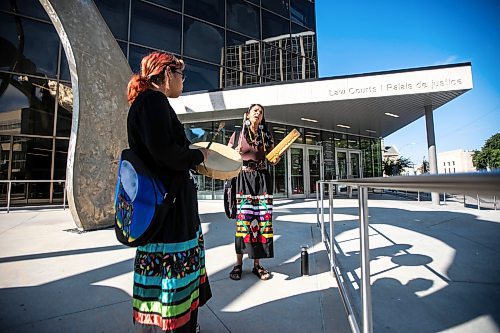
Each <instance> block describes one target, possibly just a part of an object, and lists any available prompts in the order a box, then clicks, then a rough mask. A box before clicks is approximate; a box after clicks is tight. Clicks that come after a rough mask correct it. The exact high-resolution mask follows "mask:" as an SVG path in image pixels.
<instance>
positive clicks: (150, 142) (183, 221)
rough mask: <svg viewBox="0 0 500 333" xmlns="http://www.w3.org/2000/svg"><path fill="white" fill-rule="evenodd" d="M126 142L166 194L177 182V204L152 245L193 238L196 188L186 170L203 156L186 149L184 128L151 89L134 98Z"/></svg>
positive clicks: (196, 218)
mask: <svg viewBox="0 0 500 333" xmlns="http://www.w3.org/2000/svg"><path fill="white" fill-rule="evenodd" d="M127 132H128V143H129V146H130V148H131V149H132V150H134V151H135V152H136V153H137V155H138V156H139V157H140V158H141V159H142V160H143V161H144V163H145V164H146V165H147V166H148V167H149V169H150V170H151V171H152V172H153V173H154V174H155V175H157V177H158V178H159V179H160V180H161V181H162V182H163V185H164V187H165V188H166V189H167V191H168V190H169V189H170V188H171V186H172V182H173V181H175V182H177V183H178V185H177V187H178V188H179V189H178V193H177V196H176V198H177V199H176V201H175V203H174V205H173V207H172V209H170V211H169V213H168V215H167V217H166V219H165V221H162V224H161V229H160V231H159V232H158V234H157V235H156V236H155V237H154V238H153V240H152V241H151V242H156V243H177V242H183V241H186V240H189V239H192V238H194V237H195V235H196V231H197V230H198V228H199V225H200V219H199V216H198V201H197V198H196V188H195V185H194V183H193V180H192V179H190V176H189V170H190V169H192V168H194V167H195V166H196V165H197V164H200V163H201V162H202V161H203V154H202V153H201V152H200V151H199V150H197V149H189V144H190V142H189V140H188V139H187V138H186V134H185V132H184V127H183V125H182V124H181V122H180V121H179V119H178V118H177V115H176V113H175V111H174V110H173V109H172V107H171V106H170V103H169V101H168V99H167V97H166V96H165V95H164V94H163V93H161V92H159V91H154V90H147V91H145V92H142V93H140V94H139V96H137V98H136V99H135V101H134V102H133V103H132V105H131V106H130V110H129V113H128V117H127Z"/></svg>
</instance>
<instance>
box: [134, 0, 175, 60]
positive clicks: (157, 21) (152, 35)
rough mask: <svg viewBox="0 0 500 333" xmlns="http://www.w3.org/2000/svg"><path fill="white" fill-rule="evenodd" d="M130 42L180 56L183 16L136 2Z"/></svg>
mask: <svg viewBox="0 0 500 333" xmlns="http://www.w3.org/2000/svg"><path fill="white" fill-rule="evenodd" d="M130 40H131V41H132V42H135V43H139V44H143V45H144V46H148V47H153V48H157V49H160V50H164V51H169V52H173V53H177V54H180V50H181V15H179V14H176V13H174V12H172V11H169V10H167V9H162V8H160V7H158V6H154V5H151V4H147V3H142V2H134V3H133V5H132V24H131V27H130Z"/></svg>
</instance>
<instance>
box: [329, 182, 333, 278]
mask: <svg viewBox="0 0 500 333" xmlns="http://www.w3.org/2000/svg"><path fill="white" fill-rule="evenodd" d="M328 206H329V208H330V209H329V213H330V216H329V221H330V273H332V274H333V261H334V260H335V259H334V258H333V256H334V254H335V251H334V250H333V244H334V234H333V184H332V183H329V184H328Z"/></svg>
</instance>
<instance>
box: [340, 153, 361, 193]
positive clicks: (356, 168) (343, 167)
mask: <svg viewBox="0 0 500 333" xmlns="http://www.w3.org/2000/svg"><path fill="white" fill-rule="evenodd" d="M362 165H363V164H362V163H361V151H360V150H353V149H342V148H337V149H336V153H335V169H336V170H337V179H351V178H361V175H362V174H363V173H362V169H361V168H362V167H361V166H362ZM338 190H339V192H341V193H342V192H346V191H347V187H346V186H338Z"/></svg>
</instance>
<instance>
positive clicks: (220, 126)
mask: <svg viewBox="0 0 500 333" xmlns="http://www.w3.org/2000/svg"><path fill="white" fill-rule="evenodd" d="M224 126H226V123H225V122H224V121H221V122H220V123H219V127H218V128H217V131H216V132H215V134H214V136H212V140H210V142H209V143H208V146H207V149H208V148H210V146H211V145H212V142H214V140H215V138H216V137H217V135H219V133H220V131H221V129H223V128H224Z"/></svg>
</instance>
